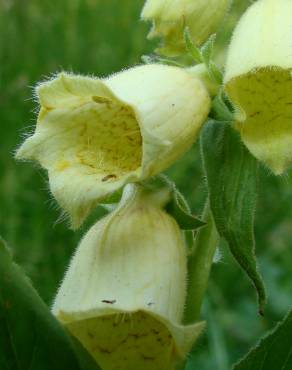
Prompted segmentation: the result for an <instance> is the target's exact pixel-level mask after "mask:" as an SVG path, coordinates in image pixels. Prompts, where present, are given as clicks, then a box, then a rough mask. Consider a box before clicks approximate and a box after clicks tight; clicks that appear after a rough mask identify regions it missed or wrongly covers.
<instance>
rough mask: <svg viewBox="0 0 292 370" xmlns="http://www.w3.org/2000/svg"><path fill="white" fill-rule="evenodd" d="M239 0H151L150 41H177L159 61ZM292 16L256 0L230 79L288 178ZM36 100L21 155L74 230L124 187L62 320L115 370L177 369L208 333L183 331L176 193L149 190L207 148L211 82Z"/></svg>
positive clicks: (257, 136)
mask: <svg viewBox="0 0 292 370" xmlns="http://www.w3.org/2000/svg"><path fill="white" fill-rule="evenodd" d="M229 3H230V1H229V0H209V1H206V0H148V1H146V4H145V6H144V9H143V11H142V17H143V18H144V19H146V20H151V21H152V22H153V27H152V30H151V32H150V34H149V37H154V36H160V37H161V38H162V39H163V45H162V46H161V48H159V49H158V52H159V53H161V54H163V55H166V56H177V55H180V54H183V53H185V43H184V36H183V35H184V30H185V28H186V27H188V30H189V33H190V36H191V38H192V40H193V41H194V43H196V44H197V45H198V46H200V45H201V44H202V43H204V42H205V41H206V40H207V39H208V38H209V36H210V35H211V34H212V33H213V32H215V31H216V30H217V28H218V26H219V25H220V23H222V22H223V20H224V17H225V15H226V13H227V11H228V9H229V5H230V4H229ZM291 14H292V2H291V1H290V0H277V1H275V0H259V1H257V2H255V3H254V4H253V5H252V6H251V7H250V8H249V9H248V10H247V12H246V13H245V15H244V16H243V17H242V19H241V20H240V22H239V24H238V25H237V27H236V30H235V33H234V36H233V39H232V41H231V45H230V48H229V52H228V56H227V62H226V68H225V77H224V87H225V91H226V93H227V95H228V97H229V98H230V100H231V101H232V102H233V103H234V107H235V114H234V118H235V119H234V120H235V122H236V124H235V128H236V129H238V130H239V132H240V134H241V137H242V140H243V142H244V143H245V144H246V146H247V147H248V148H249V150H250V151H251V153H253V154H254V155H255V156H256V157H257V158H258V159H259V160H261V161H262V162H264V163H265V164H266V165H268V166H269V167H270V168H271V169H272V170H273V171H274V172H275V173H277V174H278V173H282V172H283V171H284V170H285V169H286V167H287V166H288V165H289V164H290V162H291V159H292V145H291V143H292V138H291V135H292V131H291V124H290V120H291V119H292V102H291V101H290V100H291V99H290V88H291V91H292V83H291V70H290V68H291V65H292V53H290V52H289V50H290V47H291V46H290V44H289V43H290V35H291V32H292V31H291V30H292V27H291V26H292V24H291V17H290V15H291ZM36 95H37V98H38V101H39V103H40V107H41V108H40V111H39V115H38V121H37V125H36V130H35V133H34V134H33V135H32V136H31V137H29V138H27V139H26V140H25V142H24V143H23V144H22V145H21V147H20V148H19V149H18V151H17V155H16V156H17V158H20V159H32V160H36V161H38V162H39V163H40V164H41V166H42V167H44V168H45V169H46V170H47V171H48V175H49V182H50V189H51V192H52V194H53V196H54V197H55V199H56V200H57V202H58V203H59V205H60V206H61V207H62V208H63V209H64V210H65V211H66V212H67V214H68V215H69V216H70V220H71V224H72V226H73V227H74V228H76V227H79V226H80V225H81V224H82V223H83V221H84V220H85V218H86V217H87V216H88V214H89V213H90V212H91V210H92V209H94V207H96V205H97V204H99V203H104V202H106V201H107V200H108V199H110V197H111V195H112V194H113V193H115V192H116V191H118V190H119V189H122V188H124V190H123V196H122V198H121V200H120V203H119V204H118V205H117V207H116V208H115V209H114V210H113V211H112V212H111V213H110V214H108V215H107V216H106V217H105V218H103V219H102V220H100V221H98V222H97V223H96V224H95V225H94V226H93V227H92V228H91V229H90V230H89V232H88V233H87V234H86V235H85V237H84V238H83V240H82V241H81V243H80V245H79V247H78V249H77V252H76V254H75V256H74V258H73V260H72V262H71V264H70V267H69V269H68V271H67V273H66V275H65V278H64V281H63V283H62V285H61V287H60V290H59V292H58V294H57V297H56V299H55V303H54V305H53V313H54V314H55V315H56V317H57V318H58V319H59V320H60V321H61V322H62V323H63V324H64V325H65V326H66V327H67V328H68V329H69V331H70V332H71V333H72V334H73V335H75V336H76V337H77V338H78V339H79V340H80V341H81V342H82V343H83V345H84V346H85V348H87V349H88V351H89V352H90V353H91V354H92V355H93V356H94V357H95V358H96V360H97V362H98V363H99V364H100V365H101V367H102V368H103V369H104V370H115V369H121V370H137V369H139V370H140V369H141V370H147V369H149V370H150V369H151V370H164V369H165V370H170V369H173V368H174V366H175V364H176V362H177V361H178V360H179V359H182V358H184V357H185V356H186V354H187V353H188V351H189V350H190V348H191V346H192V344H193V343H194V341H195V339H196V338H197V336H198V335H199V333H200V331H201V330H202V327H203V324H202V323H194V324H190V325H183V311H184V305H185V301H186V282H187V256H186V246H185V241H184V239H183V237H182V233H181V230H180V228H179V226H178V224H177V223H176V221H175V220H174V218H172V217H171V216H170V215H169V214H167V212H166V211H165V210H164V205H165V203H166V201H167V197H168V195H169V194H168V193H167V192H161V191H159V192H150V191H146V190H145V188H144V187H143V186H141V185H139V183H141V182H142V181H145V180H147V179H149V178H150V177H152V176H154V175H157V174H159V173H160V172H161V171H163V170H164V169H166V168H167V167H168V166H169V165H171V164H172V163H174V162H175V161H176V160H177V159H178V158H179V157H180V156H181V155H182V154H183V153H184V152H185V151H186V150H187V149H188V148H189V147H190V146H191V145H192V143H193V142H194V141H195V139H196V137H197V136H198V133H199V131H200V128H201V126H202V124H203V123H204V122H205V120H206V118H207V117H208V114H209V112H210V107H211V98H210V92H209V91H208V87H207V85H206V84H204V82H203V81H202V80H201V79H200V78H199V75H198V74H196V73H195V72H194V71H193V70H192V69H187V68H185V69H184V68H179V67H173V66H168V65H162V64H150V65H142V66H137V67H135V68H132V69H129V70H125V71H122V72H120V73H118V74H115V75H112V76H110V77H108V78H104V79H99V78H92V77H83V76H76V75H72V74H66V73H61V74H59V75H57V76H56V77H55V78H54V79H52V80H50V81H47V82H44V83H41V84H39V85H38V86H37V88H36ZM291 96H292V94H291ZM290 110H291V117H290Z"/></svg>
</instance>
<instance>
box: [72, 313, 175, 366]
mask: <svg viewBox="0 0 292 370" xmlns="http://www.w3.org/2000/svg"><path fill="white" fill-rule="evenodd" d="M67 327H68V329H69V331H70V332H71V333H72V334H73V335H74V336H75V337H77V338H78V339H79V340H80V342H81V343H82V344H83V346H84V347H85V348H86V349H87V350H88V351H89V352H90V353H91V355H92V356H93V357H94V358H95V359H96V360H97V362H98V363H99V365H100V366H101V367H102V368H104V369H106V370H114V369H121V370H137V369H140V368H141V364H143V370H170V369H172V366H173V359H174V357H175V348H174V342H173V338H172V336H171V334H170V332H169V331H168V329H167V328H166V327H165V325H163V324H162V323H161V322H159V321H158V320H157V319H155V318H154V317H152V316H150V315H147V314H146V313H144V312H141V311H138V312H136V313H132V314H130V313H119V314H112V315H107V316H102V317H98V318H92V319H86V320H81V321H75V322H72V323H70V324H67Z"/></svg>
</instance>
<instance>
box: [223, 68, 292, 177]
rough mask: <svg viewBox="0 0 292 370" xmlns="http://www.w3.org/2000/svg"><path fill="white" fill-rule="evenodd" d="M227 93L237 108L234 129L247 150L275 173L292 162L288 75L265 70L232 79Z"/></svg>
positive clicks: (291, 91) (278, 70)
mask: <svg viewBox="0 0 292 370" xmlns="http://www.w3.org/2000/svg"><path fill="white" fill-rule="evenodd" d="M226 90H227V93H228V95H229V97H230V99H231V100H232V102H233V103H234V105H235V106H236V107H237V109H238V112H237V119H238V123H237V127H238V129H239V130H240V132H241V136H242V139H243V141H244V143H245V144H246V146H247V147H248V148H249V150H250V151H251V152H252V153H253V154H254V155H255V157H257V158H258V159H260V160H262V161H263V162H265V163H266V164H267V165H268V166H269V167H271V169H272V170H273V171H274V172H275V173H276V174H280V173H282V172H283V171H284V170H285V168H286V167H287V166H288V165H289V164H291V162H292V124H291V118H292V83H291V72H290V71H289V70H285V69H282V68H278V67H266V68H260V69H257V70H254V71H252V72H250V73H248V74H245V75H242V76H239V77H236V78H233V79H231V80H230V82H228V83H227V85H226Z"/></svg>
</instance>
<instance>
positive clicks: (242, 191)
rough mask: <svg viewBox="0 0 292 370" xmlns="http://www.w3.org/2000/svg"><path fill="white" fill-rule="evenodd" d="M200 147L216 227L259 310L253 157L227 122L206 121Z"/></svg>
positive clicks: (261, 290)
mask: <svg viewBox="0 0 292 370" xmlns="http://www.w3.org/2000/svg"><path fill="white" fill-rule="evenodd" d="M201 151H202V157H203V165H204V171H205V175H206V179H207V186H208V191H209V199H210V207H211V210H212V213H213V217H214V221H215V224H216V227H217V230H218V232H219V234H220V236H221V237H223V238H225V239H226V241H227V242H228V245H229V248H230V250H231V253H232V254H233V256H234V258H235V259H236V261H237V262H238V263H239V265H240V266H241V267H242V268H243V270H244V271H245V272H246V273H247V275H248V276H249V278H250V279H251V280H252V282H253V284H254V285H255V288H256V290H257V293H258V301H259V310H260V313H262V311H263V307H264V304H265V300H266V295H265V288H264V284H263V281H262V278H261V276H260V273H259V272H258V269H257V262H256V257H255V252H254V251H255V241H254V213H255V207H256V197H257V178H258V164H257V161H256V159H255V158H254V157H252V156H251V154H250V153H249V152H248V150H247V149H246V148H245V147H244V145H243V144H242V143H241V140H240V137H239V135H238V133H237V132H236V131H235V130H234V129H233V128H232V127H231V126H230V125H229V124H228V123H227V122H219V121H209V122H207V124H206V125H205V126H204V128H203V130H202V135H201Z"/></svg>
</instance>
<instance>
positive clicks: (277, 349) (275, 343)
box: [233, 311, 292, 370]
mask: <svg viewBox="0 0 292 370" xmlns="http://www.w3.org/2000/svg"><path fill="white" fill-rule="evenodd" d="M291 369H292V311H290V312H289V313H288V315H287V316H286V317H285V318H284V320H283V321H282V322H281V323H279V324H278V325H277V326H276V328H275V329H274V330H273V331H271V332H270V333H269V334H268V335H267V336H266V337H264V338H263V339H262V340H261V341H260V343H259V344H258V345H257V346H256V347H254V348H253V349H252V350H251V351H250V352H249V353H248V354H247V356H246V357H244V358H243V359H242V360H241V361H240V362H239V363H238V364H236V365H235V366H234V368H233V370H291Z"/></svg>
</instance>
